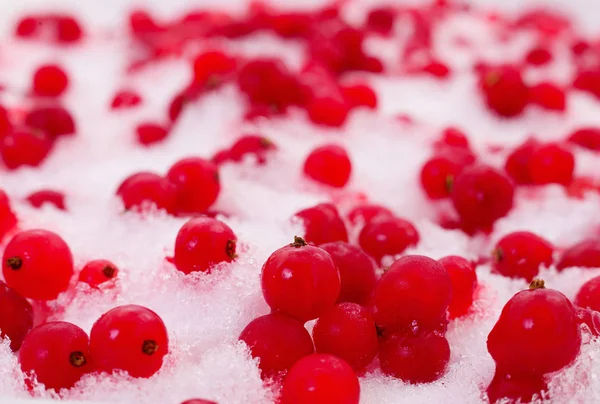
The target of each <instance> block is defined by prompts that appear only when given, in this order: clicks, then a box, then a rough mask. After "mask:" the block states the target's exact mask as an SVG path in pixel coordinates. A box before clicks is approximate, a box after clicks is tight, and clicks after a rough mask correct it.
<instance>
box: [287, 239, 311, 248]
mask: <svg viewBox="0 0 600 404" xmlns="http://www.w3.org/2000/svg"><path fill="white" fill-rule="evenodd" d="M290 245H291V246H292V247H296V248H300V247H304V246H306V245H307V244H306V241H304V239H303V238H302V237H298V236H294V242H293V243H292V244H290Z"/></svg>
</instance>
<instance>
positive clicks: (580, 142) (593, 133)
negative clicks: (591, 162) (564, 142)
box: [568, 127, 600, 151]
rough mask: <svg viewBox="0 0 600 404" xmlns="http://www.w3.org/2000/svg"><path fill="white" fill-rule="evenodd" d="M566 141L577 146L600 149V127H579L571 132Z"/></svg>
mask: <svg viewBox="0 0 600 404" xmlns="http://www.w3.org/2000/svg"><path fill="white" fill-rule="evenodd" d="M568 141H569V142H570V143H573V144H576V145H577V146H580V147H583V148H586V149H589V150H594V151H600V128H592V127H589V128H581V129H578V130H576V131H575V132H573V133H572V134H571V135H570V136H569V139H568Z"/></svg>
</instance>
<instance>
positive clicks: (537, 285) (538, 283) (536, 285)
mask: <svg viewBox="0 0 600 404" xmlns="http://www.w3.org/2000/svg"><path fill="white" fill-rule="evenodd" d="M536 289H546V283H545V282H544V280H543V279H534V280H532V281H531V283H530V284H529V290H536Z"/></svg>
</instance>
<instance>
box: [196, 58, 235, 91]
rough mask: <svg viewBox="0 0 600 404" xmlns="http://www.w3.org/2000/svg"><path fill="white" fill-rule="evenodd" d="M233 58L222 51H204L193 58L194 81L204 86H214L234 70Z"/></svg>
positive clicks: (227, 77)
mask: <svg viewBox="0 0 600 404" xmlns="http://www.w3.org/2000/svg"><path fill="white" fill-rule="evenodd" d="M236 67H237V62H236V60H235V58H232V57H231V56H229V55H227V54H225V53H223V52H222V51H206V52H204V53H202V54H200V55H198V56H197V57H196V59H195V60H194V82H195V83H196V84H198V85H200V86H203V87H205V88H208V89H210V88H215V87H217V86H219V85H220V84H221V83H223V82H224V81H226V80H228V79H229V78H230V77H231V76H232V74H233V73H234V72H235V70H236Z"/></svg>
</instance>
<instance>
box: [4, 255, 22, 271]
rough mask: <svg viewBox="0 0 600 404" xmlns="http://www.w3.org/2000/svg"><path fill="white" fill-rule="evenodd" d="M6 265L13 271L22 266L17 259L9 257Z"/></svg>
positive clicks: (20, 261) (19, 259) (20, 260)
mask: <svg viewBox="0 0 600 404" xmlns="http://www.w3.org/2000/svg"><path fill="white" fill-rule="evenodd" d="M6 265H8V267H9V268H10V269H12V270H13V271H17V270H19V269H21V267H22V266H23V260H22V259H21V258H19V257H10V258H8V259H7V260H6Z"/></svg>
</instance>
